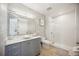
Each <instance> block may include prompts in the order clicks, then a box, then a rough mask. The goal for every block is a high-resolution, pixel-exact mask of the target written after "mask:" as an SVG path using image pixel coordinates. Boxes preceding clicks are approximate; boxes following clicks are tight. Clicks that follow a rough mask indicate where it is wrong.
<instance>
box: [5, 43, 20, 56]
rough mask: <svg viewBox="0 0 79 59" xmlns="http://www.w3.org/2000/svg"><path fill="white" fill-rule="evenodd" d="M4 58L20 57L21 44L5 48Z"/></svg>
mask: <svg viewBox="0 0 79 59" xmlns="http://www.w3.org/2000/svg"><path fill="white" fill-rule="evenodd" d="M5 55H6V56H20V55H21V43H16V44H12V45H8V46H6V47H5Z"/></svg>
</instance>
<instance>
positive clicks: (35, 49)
mask: <svg viewBox="0 0 79 59" xmlns="http://www.w3.org/2000/svg"><path fill="white" fill-rule="evenodd" d="M40 42H41V39H40V38H38V39H34V40H32V42H31V52H32V55H38V54H39V53H40V46H41V45H40Z"/></svg>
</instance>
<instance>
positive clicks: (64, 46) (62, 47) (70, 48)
mask: <svg viewBox="0 0 79 59" xmlns="http://www.w3.org/2000/svg"><path fill="white" fill-rule="evenodd" d="M52 46H55V47H58V48H61V49H64V50H67V51H70V50H72V47H69V46H67V45H63V44H58V43H54V44H52Z"/></svg>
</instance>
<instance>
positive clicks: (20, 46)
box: [5, 38, 41, 56]
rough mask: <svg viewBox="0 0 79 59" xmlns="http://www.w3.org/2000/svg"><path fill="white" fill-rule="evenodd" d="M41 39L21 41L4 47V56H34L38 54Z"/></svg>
mask: <svg viewBox="0 0 79 59" xmlns="http://www.w3.org/2000/svg"><path fill="white" fill-rule="evenodd" d="M40 42H41V38H35V39H32V40H28V41H23V42H19V43H15V44H11V45H7V46H6V47H5V55H6V56H34V55H37V54H39V53H40Z"/></svg>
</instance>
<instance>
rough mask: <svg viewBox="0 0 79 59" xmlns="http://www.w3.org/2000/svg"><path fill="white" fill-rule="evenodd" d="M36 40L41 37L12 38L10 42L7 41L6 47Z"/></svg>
mask: <svg viewBox="0 0 79 59" xmlns="http://www.w3.org/2000/svg"><path fill="white" fill-rule="evenodd" d="M35 38H41V36H31V37H27V36H26V37H24V36H11V37H9V39H8V40H6V45H10V44H14V43H19V42H22V41H28V40H33V39H35Z"/></svg>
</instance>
